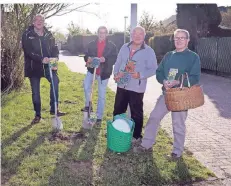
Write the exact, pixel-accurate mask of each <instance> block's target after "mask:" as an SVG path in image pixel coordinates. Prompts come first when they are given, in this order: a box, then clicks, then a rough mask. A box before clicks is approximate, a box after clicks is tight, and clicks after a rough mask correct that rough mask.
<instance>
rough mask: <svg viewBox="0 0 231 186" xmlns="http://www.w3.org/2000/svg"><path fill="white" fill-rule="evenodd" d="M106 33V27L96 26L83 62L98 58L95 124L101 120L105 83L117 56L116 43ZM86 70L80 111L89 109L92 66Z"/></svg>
mask: <svg viewBox="0 0 231 186" xmlns="http://www.w3.org/2000/svg"><path fill="white" fill-rule="evenodd" d="M107 35H108V30H107V28H106V27H105V26H100V27H99V28H98V38H97V39H96V40H94V41H92V42H90V43H89V44H88V46H87V50H86V52H85V57H84V60H85V62H88V61H90V59H91V58H94V57H99V58H100V66H99V67H98V68H97V69H96V79H97V81H98V104H97V122H96V123H97V124H100V123H101V121H102V117H103V112H104V105H105V95H106V90H107V84H108V80H109V78H110V76H111V74H112V69H113V65H114V64H115V61H116V58H117V49H116V45H115V44H114V43H113V42H111V41H109V40H108V39H107ZM87 70H88V71H87V75H86V77H85V80H84V92H85V107H84V108H82V109H81V111H88V109H89V99H90V91H91V85H92V81H93V73H94V68H89V67H88V68H87ZM91 109H92V108H91Z"/></svg>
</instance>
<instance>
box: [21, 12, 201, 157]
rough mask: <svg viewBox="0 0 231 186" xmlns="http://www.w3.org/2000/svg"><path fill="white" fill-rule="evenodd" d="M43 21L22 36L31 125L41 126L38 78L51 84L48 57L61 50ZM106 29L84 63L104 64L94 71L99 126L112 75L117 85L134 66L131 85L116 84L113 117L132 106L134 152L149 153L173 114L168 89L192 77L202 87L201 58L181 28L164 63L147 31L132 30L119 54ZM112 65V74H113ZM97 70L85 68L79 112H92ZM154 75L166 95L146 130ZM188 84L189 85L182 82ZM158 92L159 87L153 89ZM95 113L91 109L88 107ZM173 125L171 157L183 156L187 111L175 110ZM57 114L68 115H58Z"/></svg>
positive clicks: (36, 21)
mask: <svg viewBox="0 0 231 186" xmlns="http://www.w3.org/2000/svg"><path fill="white" fill-rule="evenodd" d="M44 21H45V19H44V17H43V16H42V15H36V16H35V17H34V19H33V25H32V26H30V27H29V28H28V29H27V30H26V31H25V32H24V34H23V36H22V47H23V50H24V56H25V76H26V77H29V79H30V83H31V88H32V101H33V105H34V110H35V118H34V119H33V121H32V124H35V123H38V122H39V121H40V119H41V99H40V79H41V77H44V76H45V77H46V78H47V79H48V81H49V82H51V79H50V75H49V66H48V64H47V63H48V62H49V58H54V57H55V58H58V55H59V51H58V48H57V45H55V40H54V37H53V36H52V34H51V32H49V31H48V30H47V29H46V28H45V26H44ZM107 35H108V30H107V28H106V27H105V26H101V27H99V28H98V38H97V39H96V40H95V41H92V42H90V43H89V44H88V46H87V50H86V53H85V57H84V60H85V62H86V63H88V61H90V60H89V58H92V57H98V58H100V65H99V67H98V68H97V69H96V79H97V80H98V103H97V122H96V124H100V123H101V122H102V118H103V113H104V107H105V95H106V90H107V85H108V81H109V78H110V76H111V75H112V74H113V75H114V80H115V81H116V82H118V81H119V79H120V78H122V77H123V76H124V75H125V74H124V70H125V68H126V65H127V64H128V62H130V61H131V62H133V63H134V64H135V65H134V66H133V67H134V68H133V71H132V72H131V73H130V75H131V78H130V81H129V82H128V83H127V84H124V85H123V84H118V86H117V91H116V96H115V104H114V112H113V115H114V116H115V115H117V114H122V113H125V112H126V110H127V108H128V105H129V106H130V109H131V118H132V119H133V120H134V122H135V129H134V134H133V137H134V138H133V144H134V146H135V148H134V151H135V152H145V151H148V150H150V149H152V146H153V144H155V141H156V136H157V133H158V128H159V125H160V122H161V120H162V119H163V117H164V116H165V115H166V114H167V113H168V112H169V111H168V109H167V107H166V105H165V101H164V94H165V91H166V90H167V89H169V88H172V87H177V86H179V84H180V81H179V77H180V76H181V75H182V74H184V73H186V72H187V73H188V77H189V81H190V84H191V85H194V84H197V83H199V79H200V73H201V69H200V59H199V56H198V55H197V54H196V53H194V52H193V51H191V50H189V49H188V43H189V40H190V36H189V32H188V31H187V30H184V29H177V30H176V31H175V32H174V38H173V39H174V43H175V50H174V51H170V52H168V53H167V54H166V55H165V56H164V57H163V59H162V61H161V63H160V65H159V66H158V65H157V60H156V56H155V52H154V50H153V49H152V48H151V47H149V46H148V45H147V44H145V42H144V40H145V29H144V28H142V27H140V26H137V27H135V28H134V29H133V30H132V32H131V38H132V41H131V42H129V43H126V44H124V45H123V46H122V47H121V49H120V50H119V53H118V55H117V48H116V46H115V44H114V43H113V42H111V41H109V40H108V38H107ZM113 67H114V70H113ZM93 72H94V69H93V68H89V67H88V68H87V74H86V77H85V79H84V92H85V106H84V108H82V109H81V111H87V110H88V109H89V99H90V90H91V85H92V81H93ZM52 73H53V78H54V87H55V94H56V98H57V99H58V92H59V88H58V84H59V78H58V76H57V69H53V70H52ZM170 74H171V75H172V74H173V75H174V78H173V80H171V81H170V80H169V79H170V77H169V75H170ZM154 75H156V79H157V81H158V82H159V83H160V84H162V85H163V88H162V90H163V95H161V96H160V97H159V99H158V101H157V103H156V105H155V107H154V109H153V111H152V112H151V114H150V117H149V120H148V122H147V124H146V126H145V131H144V136H142V128H143V97H144V93H145V90H146V85H147V79H148V78H149V77H151V76H154ZM184 86H187V83H186V82H184ZM153 88H154V89H155V87H153ZM90 109H92V108H90ZM50 113H51V114H54V96H53V93H52V86H51V90H50ZM171 114H172V126H173V134H174V144H173V151H172V154H171V157H173V158H179V157H181V156H182V153H183V149H184V142H185V133H186V126H185V121H186V118H187V110H186V111H181V112H172V113H171ZM58 115H59V116H62V115H65V113H63V112H61V111H58Z"/></svg>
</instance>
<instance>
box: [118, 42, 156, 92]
mask: <svg viewBox="0 0 231 186" xmlns="http://www.w3.org/2000/svg"><path fill="white" fill-rule="evenodd" d="M131 44H132V42H130V43H126V44H124V45H123V46H122V47H121V49H120V51H119V54H118V56H117V60H116V63H115V67H114V72H113V73H114V75H116V74H117V73H118V72H119V71H120V70H124V69H123V68H124V67H125V65H126V63H127V61H128V60H129V55H130V50H131ZM131 59H132V60H134V61H136V66H135V72H139V73H140V78H139V79H134V78H131V80H130V81H129V83H128V84H127V85H126V86H118V87H120V88H124V89H126V90H130V91H134V92H138V93H144V92H145V90H146V85H147V78H149V77H151V76H154V75H155V74H156V69H157V60H156V55H155V52H154V50H153V49H152V48H151V47H149V46H148V45H146V44H143V45H142V46H141V47H140V49H138V50H136V51H135V53H134V55H133V57H132V58H131Z"/></svg>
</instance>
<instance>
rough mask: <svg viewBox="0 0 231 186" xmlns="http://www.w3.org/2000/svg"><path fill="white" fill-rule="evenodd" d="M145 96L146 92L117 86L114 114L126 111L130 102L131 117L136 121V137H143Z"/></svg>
mask: <svg viewBox="0 0 231 186" xmlns="http://www.w3.org/2000/svg"><path fill="white" fill-rule="evenodd" d="M143 97H144V93H137V92H133V91H130V90H125V89H122V88H119V87H117V91H116V96H115V105H114V112H113V115H114V116H115V115H117V114H122V113H125V112H126V110H127V107H128V104H129V106H130V110H131V118H132V119H133V120H134V122H135V129H134V133H133V137H134V138H136V139H138V138H140V137H142V135H141V133H142V127H143V118H144V116H143Z"/></svg>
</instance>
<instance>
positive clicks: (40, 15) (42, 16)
mask: <svg viewBox="0 0 231 186" xmlns="http://www.w3.org/2000/svg"><path fill="white" fill-rule="evenodd" d="M37 17H41V18H42V19H43V21H45V17H44V15H42V14H36V15H35V16H34V17H33V22H34V21H35V19H36V18H37Z"/></svg>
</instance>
